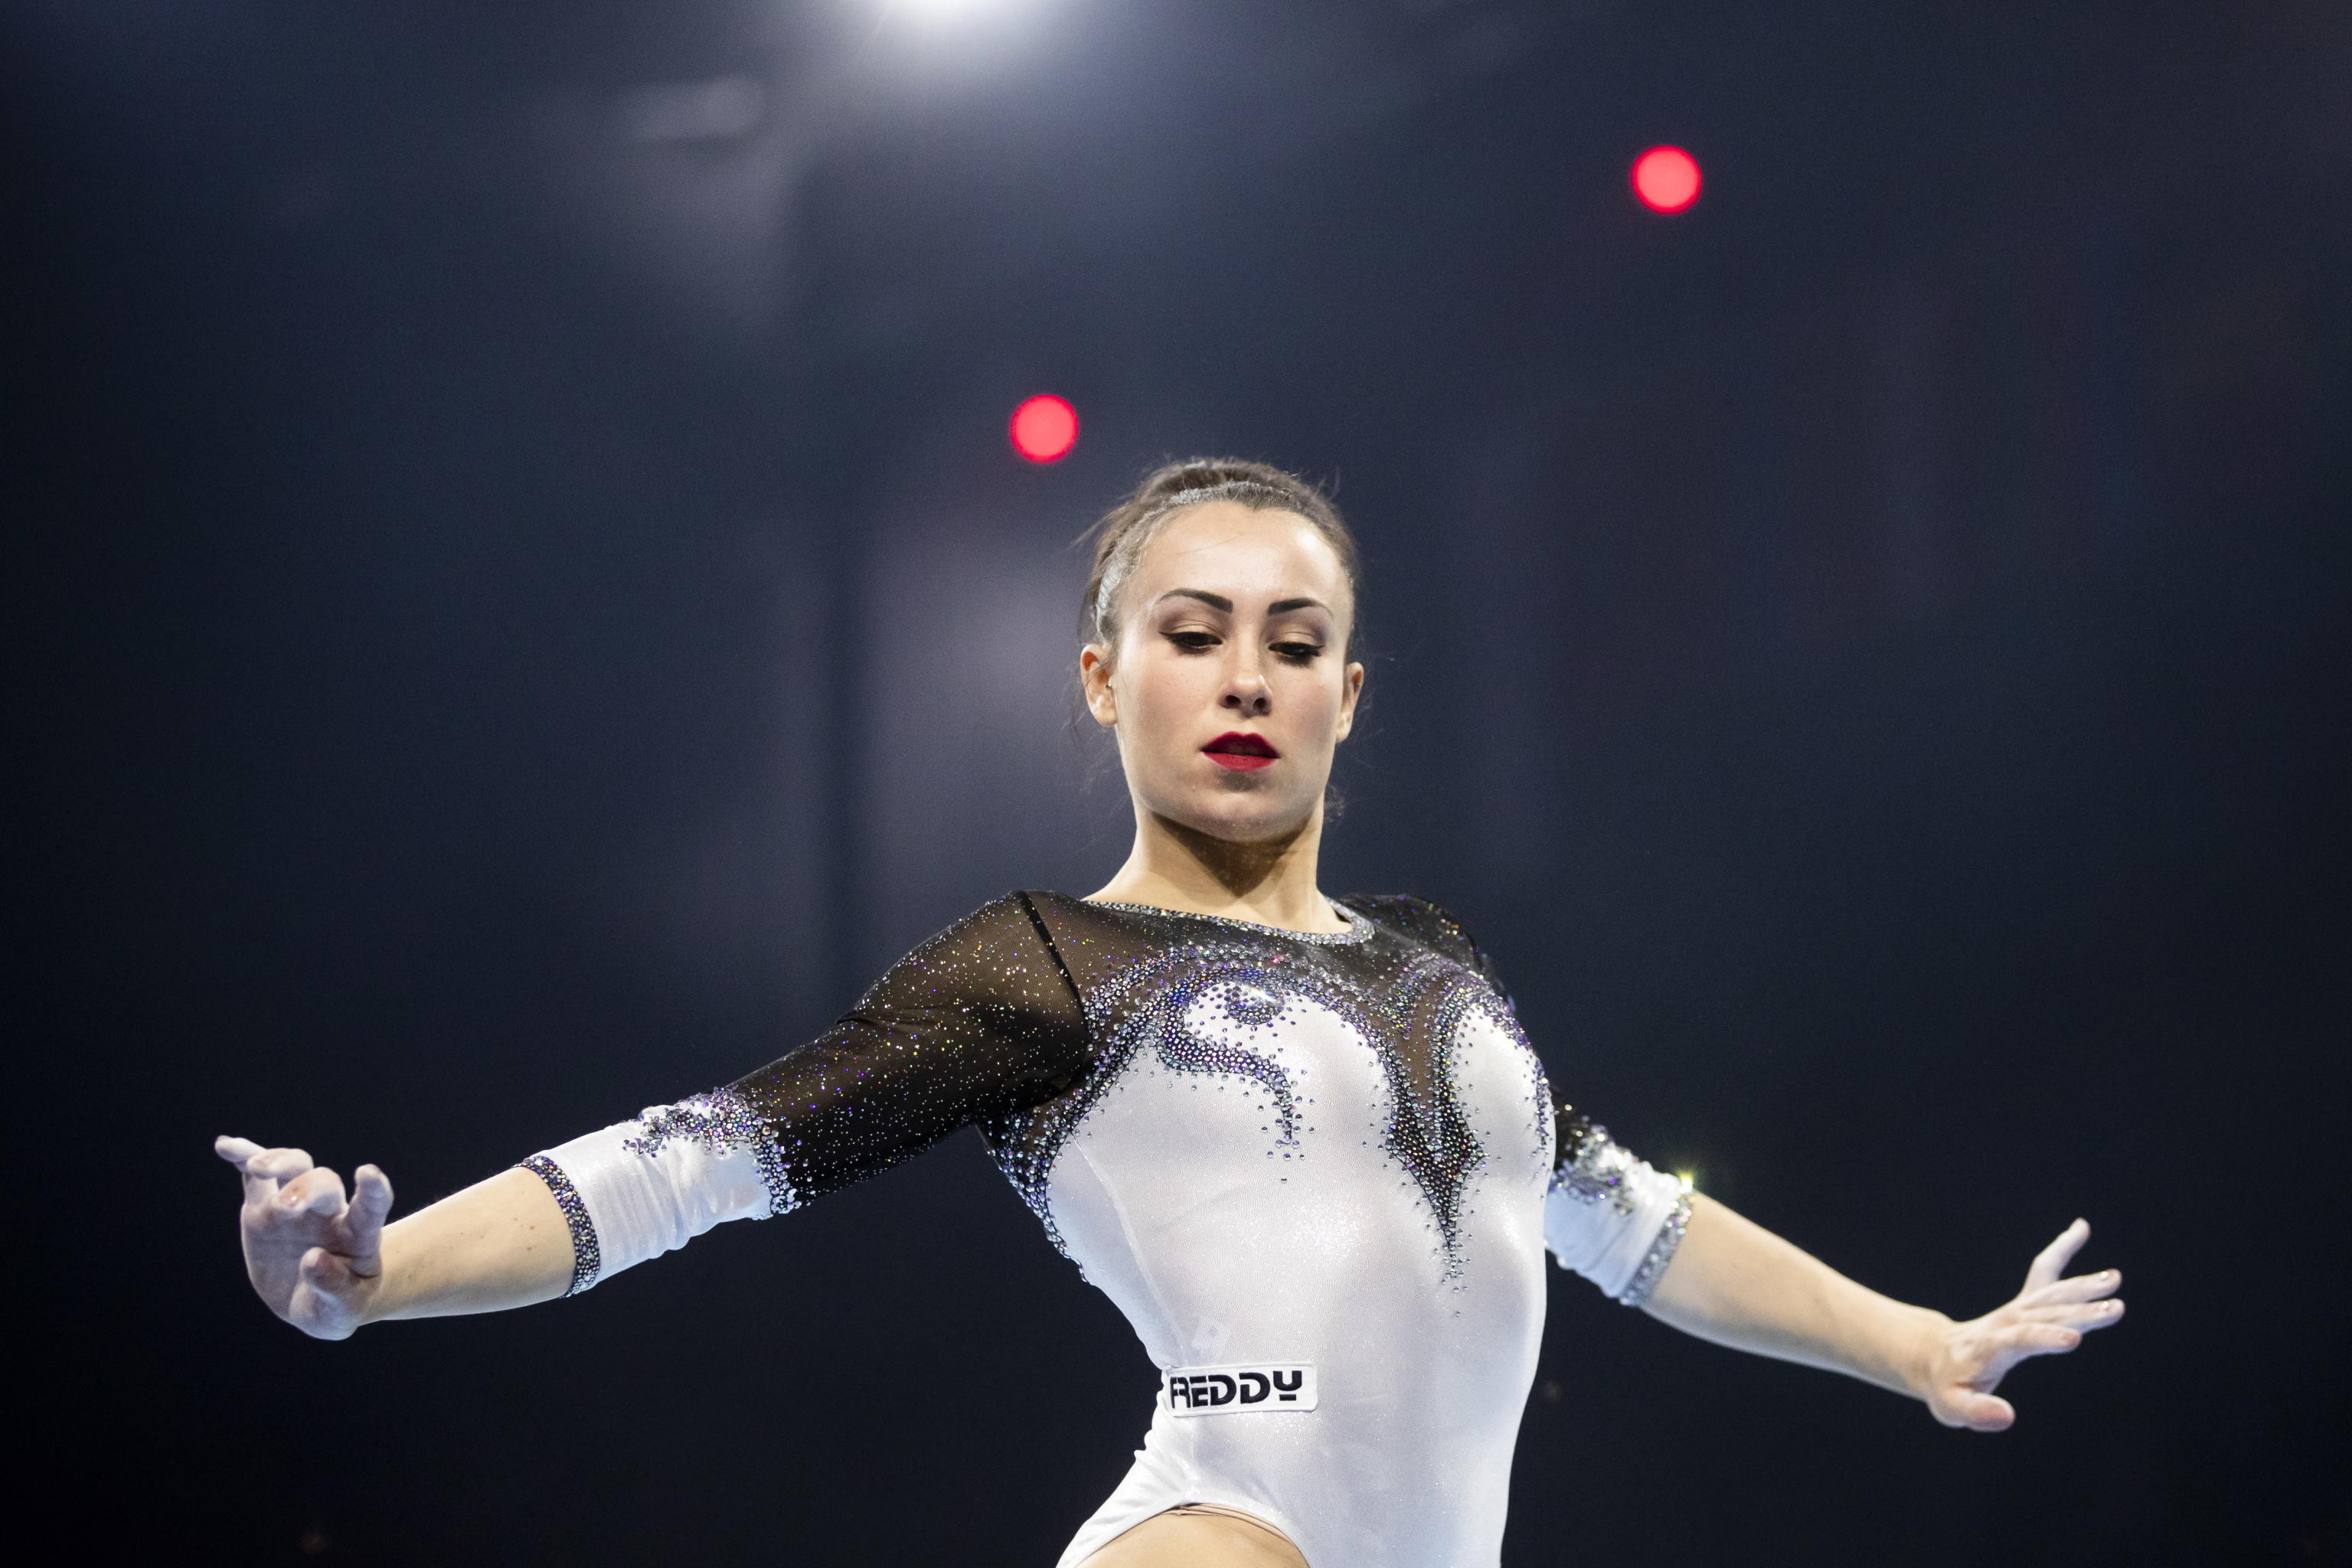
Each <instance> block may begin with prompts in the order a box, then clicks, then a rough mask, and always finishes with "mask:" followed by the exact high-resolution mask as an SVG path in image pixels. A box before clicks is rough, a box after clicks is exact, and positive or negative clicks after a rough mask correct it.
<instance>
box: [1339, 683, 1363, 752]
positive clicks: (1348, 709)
mask: <svg viewBox="0 0 2352 1568" xmlns="http://www.w3.org/2000/svg"><path fill="white" fill-rule="evenodd" d="M1340 679H1343V680H1345V681H1346V682H1347V685H1346V686H1345V687H1344V688H1342V689H1341V690H1340V692H1339V736H1338V738H1339V739H1340V740H1342V741H1344V740H1346V739H1347V738H1348V734H1349V731H1351V730H1353V729H1355V727H1356V704H1357V703H1358V702H1359V701H1360V700H1362V698H1363V695H1364V667H1363V666H1362V665H1360V664H1351V665H1349V667H1348V668H1347V672H1346V673H1345V674H1344V675H1343V676H1341V677H1340Z"/></svg>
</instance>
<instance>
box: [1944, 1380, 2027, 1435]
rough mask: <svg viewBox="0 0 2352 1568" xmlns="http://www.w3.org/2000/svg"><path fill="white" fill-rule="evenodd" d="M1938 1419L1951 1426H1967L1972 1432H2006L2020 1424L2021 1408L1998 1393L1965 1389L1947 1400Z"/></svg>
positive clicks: (1957, 1391)
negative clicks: (2019, 1412)
mask: <svg viewBox="0 0 2352 1568" xmlns="http://www.w3.org/2000/svg"><path fill="white" fill-rule="evenodd" d="M1936 1418H1937V1420H1938V1421H1941V1422H1942V1423H1943V1424H1944V1425H1945V1426H1965V1427H1967V1428H1968V1429H1969V1431H1971V1432H2006V1431H2008V1430H2009V1429H2010V1428H2011V1426H2015V1425H2016V1424H2017V1407H2016V1406H2015V1405H2011V1404H2010V1402H2009V1401H2008V1400H2006V1399H2003V1398H2000V1396H1999V1395H1997V1394H1979V1393H1978V1392H1977V1391H1976V1390H1974V1389H1972V1388H1962V1389H1958V1390H1956V1391H1954V1392H1953V1393H1952V1394H1950V1395H1948V1397H1947V1399H1946V1400H1945V1402H1944V1407H1943V1408H1942V1409H1940V1410H1938V1411H1937V1412H1936Z"/></svg>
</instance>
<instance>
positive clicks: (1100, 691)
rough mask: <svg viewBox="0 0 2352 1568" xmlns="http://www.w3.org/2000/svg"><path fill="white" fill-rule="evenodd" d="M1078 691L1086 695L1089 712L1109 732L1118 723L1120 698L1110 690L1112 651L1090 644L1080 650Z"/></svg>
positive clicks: (1094, 643)
mask: <svg viewBox="0 0 2352 1568" xmlns="http://www.w3.org/2000/svg"><path fill="white" fill-rule="evenodd" d="M1078 689H1079V690H1080V691H1082V692H1084V693H1085V694H1086V699H1087V712H1089V713H1091V714H1093V715H1094V719H1095V722H1096V723H1097V724H1100V725H1101V726H1102V727H1103V728H1104V729H1106V730H1108V729H1111V728H1113V727H1115V726H1116V725H1117V724H1118V696H1117V694H1115V693H1114V692H1113V691H1112V690H1111V689H1110V649H1108V648H1107V647H1104V646H1103V645H1102V644H1100V643H1098V642H1090V643H1088V644H1087V646H1086V647H1082V648H1080V649H1079V650H1078Z"/></svg>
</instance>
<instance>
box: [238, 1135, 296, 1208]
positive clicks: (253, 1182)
mask: <svg viewBox="0 0 2352 1568" xmlns="http://www.w3.org/2000/svg"><path fill="white" fill-rule="evenodd" d="M238 1142H244V1140H243V1139H239V1140H238ZM242 1169H243V1170H244V1172H245V1201H246V1202H247V1204H261V1203H267V1202H268V1201H269V1199H270V1197H271V1196H272V1195H273V1194H276V1193H277V1191H278V1184H280V1183H281V1182H287V1181H290V1180H292V1179H293V1178H294V1177H296V1176H299V1175H300V1174H302V1173H304V1172H305V1171H308V1170H309V1169H310V1155H308V1154H306V1153H304V1152H302V1151H301V1150H299V1149H264V1150H262V1151H261V1152H258V1153H257V1154H250V1155H247V1157H246V1161H245V1164H244V1165H243V1167H242Z"/></svg>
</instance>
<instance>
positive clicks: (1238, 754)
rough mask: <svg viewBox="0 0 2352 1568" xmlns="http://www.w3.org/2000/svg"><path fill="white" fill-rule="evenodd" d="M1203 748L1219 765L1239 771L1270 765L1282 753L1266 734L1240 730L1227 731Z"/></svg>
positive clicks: (1253, 769)
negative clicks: (1266, 737)
mask: <svg viewBox="0 0 2352 1568" xmlns="http://www.w3.org/2000/svg"><path fill="white" fill-rule="evenodd" d="M1201 750H1202V753H1203V754H1205V755H1206V756H1207V757H1208V759H1209V761H1211V762H1213V763H1216V764H1217V766H1219V767H1221V768H1227V769H1230V770H1232V771H1233V772H1234V773H1252V772H1255V770H1257V769H1259V768H1263V767H1269V766H1271V765H1272V764H1273V763H1274V760H1275V759H1276V757H1278V756H1280V755H1282V753H1281V752H1277V751H1276V750H1275V749H1274V748H1273V747H1272V746H1270V745H1268V744H1267V743H1266V739H1265V736H1264V735H1244V734H1243V733H1242V732H1241V731H1239V730H1228V731H1225V732H1224V733H1223V734H1222V735H1220V736H1218V737H1217V738H1216V739H1215V740H1213V741H1212V742H1209V743H1208V744H1207V745H1205V746H1203V747H1202V748H1201Z"/></svg>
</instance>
